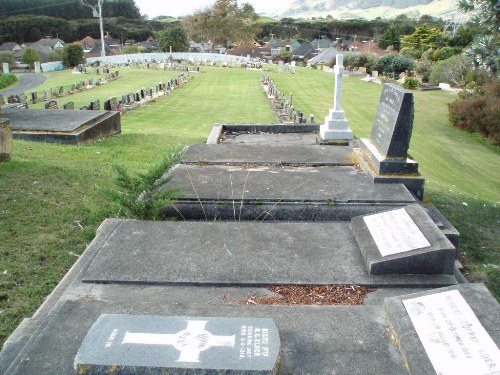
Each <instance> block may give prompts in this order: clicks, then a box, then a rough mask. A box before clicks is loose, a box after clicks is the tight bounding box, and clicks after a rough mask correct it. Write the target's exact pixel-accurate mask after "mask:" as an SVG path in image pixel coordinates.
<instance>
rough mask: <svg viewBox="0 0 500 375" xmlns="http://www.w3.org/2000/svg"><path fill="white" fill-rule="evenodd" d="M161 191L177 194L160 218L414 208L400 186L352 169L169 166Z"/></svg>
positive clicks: (316, 216) (305, 216)
mask: <svg viewBox="0 0 500 375" xmlns="http://www.w3.org/2000/svg"><path fill="white" fill-rule="evenodd" d="M166 176H170V177H171V180H170V181H168V182H167V183H166V184H165V185H164V186H163V187H162V188H161V189H163V190H170V189H175V190H177V191H178V192H179V194H178V196H179V198H178V199H177V200H176V203H175V207H173V206H166V207H164V208H163V209H162V213H163V214H164V215H165V216H172V217H178V218H179V219H183V218H184V219H194V220H213V219H222V220H314V221H318V220H334V219H335V220H350V219H351V218H352V217H354V216H358V215H362V214H365V213H372V212H373V213H375V212H379V211H380V210H382V209H387V207H389V208H390V207H399V206H402V205H407V204H411V203H415V202H416V199H415V198H414V196H413V195H412V194H411V193H410V192H409V191H408V190H407V189H406V188H405V187H404V186H403V185H400V184H390V185H377V184H373V182H372V181H371V179H370V178H369V177H368V176H366V175H365V174H364V173H362V172H360V171H358V170H357V169H356V168H355V167H353V166H339V167H316V168H310V167H267V166H257V167H246V166H223V165H187V164H179V165H176V166H174V167H173V168H172V169H171V170H170V171H169V172H167V174H166Z"/></svg>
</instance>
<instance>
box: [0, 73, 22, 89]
mask: <svg viewBox="0 0 500 375" xmlns="http://www.w3.org/2000/svg"><path fill="white" fill-rule="evenodd" d="M17 81H19V78H17V76H16V75H15V74H12V73H7V74H0V90H1V89H4V88H6V87H7V86H10V85H12V84H13V83H16V82H17Z"/></svg>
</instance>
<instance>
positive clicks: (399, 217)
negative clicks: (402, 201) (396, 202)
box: [363, 208, 431, 257]
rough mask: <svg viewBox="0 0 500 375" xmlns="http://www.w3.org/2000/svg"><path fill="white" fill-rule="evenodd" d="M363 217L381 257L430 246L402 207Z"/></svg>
mask: <svg viewBox="0 0 500 375" xmlns="http://www.w3.org/2000/svg"><path fill="white" fill-rule="evenodd" d="M363 219H364V221H365V223H366V226H367V227H368V230H369V231H370V234H371V235H372V237H373V240H374V241H375V243H376V244H377V247H378V250H379V251H380V254H381V255H382V256H383V257H386V256H388V255H394V254H399V253H404V252H406V251H411V250H417V249H422V248H424V247H429V246H431V244H430V243H429V241H427V238H425V236H424V234H423V233H422V232H421V231H420V229H419V228H418V227H417V225H416V224H415V222H414V221H413V219H412V218H411V217H410V215H408V213H407V212H406V210H405V209H404V208H401V209H399V210H394V211H388V212H382V213H380V214H375V215H369V216H365V217H364V218H363Z"/></svg>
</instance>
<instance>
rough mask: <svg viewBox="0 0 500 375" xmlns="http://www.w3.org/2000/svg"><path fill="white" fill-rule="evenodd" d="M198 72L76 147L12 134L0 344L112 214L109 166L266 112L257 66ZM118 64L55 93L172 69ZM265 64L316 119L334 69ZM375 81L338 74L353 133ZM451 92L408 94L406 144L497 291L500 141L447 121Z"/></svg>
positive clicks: (1, 216)
mask: <svg viewBox="0 0 500 375" xmlns="http://www.w3.org/2000/svg"><path fill="white" fill-rule="evenodd" d="M203 70H205V71H206V73H203V74H197V75H193V76H194V77H195V78H194V80H193V81H192V82H190V83H189V84H188V85H185V86H183V87H182V88H181V89H179V90H177V91H176V92H175V93H174V94H173V95H170V96H165V97H162V98H160V99H159V100H157V101H156V102H152V103H149V104H147V105H146V106H144V107H143V108H140V109H137V110H135V111H132V112H129V113H124V114H123V115H122V134H120V135H118V136H113V137H110V138H107V139H104V140H101V141H98V142H95V143H93V144H89V145H86V146H80V147H75V146H65V145H58V144H44V143H37V142H27V141H20V140H15V141H14V144H13V153H12V160H11V161H10V162H7V163H2V164H0V201H1V202H2V204H1V206H0V238H1V241H0V345H1V343H2V342H3V341H4V340H5V339H6V337H7V336H8V335H9V334H10V333H11V332H12V331H13V330H14V329H15V327H16V326H17V325H18V324H19V322H20V321H21V320H22V319H23V318H24V317H29V316H31V315H32V313H33V312H34V310H35V309H36V308H37V307H38V306H40V304H41V303H42V302H43V300H44V298H45V297H46V296H47V295H48V294H49V293H50V292H51V290H52V289H53V288H54V286H55V285H56V284H57V283H58V281H59V280H60V279H61V278H62V277H63V276H64V274H65V273H66V272H67V270H68V269H69V267H71V265H72V264H73V263H74V262H75V261H76V259H77V256H76V255H78V254H81V253H82V252H83V251H84V250H85V248H86V246H87V245H88V244H89V243H90V241H91V240H92V238H93V237H94V235H95V231H96V229H97V227H98V226H99V225H100V224H101V222H102V221H103V220H104V219H105V218H107V217H117V216H119V215H120V214H121V212H120V207H119V205H118V204H117V203H116V202H115V201H113V200H112V199H111V198H110V196H109V194H107V192H106V191H107V190H110V189H116V185H115V182H114V181H115V178H116V173H115V171H114V170H113V166H116V165H119V166H122V167H123V168H126V169H127V170H128V172H129V173H130V174H132V175H134V174H137V173H148V171H151V170H152V169H153V167H154V166H155V165H158V164H160V163H161V162H162V161H163V160H164V158H165V157H166V156H167V155H168V154H170V153H171V152H173V151H174V150H178V149H179V148H181V147H183V146H185V145H188V144H191V143H198V142H201V141H203V140H204V139H206V137H207V136H208V134H209V132H210V130H211V128H212V125H213V124H214V123H266V122H267V123H274V122H276V115H275V114H274V113H273V112H272V111H271V107H270V106H269V103H268V102H267V100H266V98H265V97H264V95H263V94H262V90H261V88H260V84H259V81H258V79H259V77H260V76H261V74H260V73H259V72H255V71H244V70H240V69H221V68H204V69H203ZM120 73H121V75H122V77H121V78H120V79H118V80H116V81H114V82H112V83H109V84H107V85H104V86H102V87H99V88H96V89H92V90H90V91H88V92H84V93H80V94H75V95H74V96H69V97H66V98H61V99H60V103H61V102H62V101H69V100H73V101H75V103H81V105H83V104H88V102H90V100H91V99H94V98H99V99H100V100H101V103H102V102H103V101H104V100H106V99H107V98H109V97H111V96H118V97H119V96H121V95H122V94H124V93H126V92H128V91H136V90H138V89H139V88H141V87H144V86H150V85H153V84H155V83H156V82H158V81H160V80H166V79H168V78H170V77H173V76H174V75H177V74H178V73H177V72H165V71H156V70H146V69H141V70H139V69H120ZM271 74H272V77H273V79H274V81H275V82H276V83H277V85H278V87H279V89H280V90H281V91H282V92H284V93H290V92H293V94H294V103H295V107H296V108H301V109H302V110H303V111H304V112H305V113H306V115H307V116H308V115H309V114H310V113H314V114H315V116H316V119H317V121H320V120H321V119H322V118H323V117H324V116H326V114H327V113H328V109H329V108H330V107H331V106H332V103H333V76H332V75H327V74H325V73H323V72H319V71H314V70H306V69H298V70H297V74H295V75H290V74H278V73H271ZM47 76H48V81H47V82H46V83H45V84H44V85H43V86H41V87H42V88H43V87H49V88H50V87H58V86H60V85H61V84H65V85H66V84H71V83H73V82H77V81H79V80H81V79H82V78H79V77H83V76H79V75H72V74H71V72H57V73H49V74H47ZM87 77H88V75H87ZM87 80H88V78H87ZM39 89H40V88H38V90H39ZM381 89H382V87H381V86H378V85H375V84H368V83H365V82H361V81H360V80H359V79H358V78H347V79H345V81H344V99H343V100H344V103H343V104H344V108H345V111H346V113H347V117H348V119H349V120H350V123H351V126H352V128H353V130H354V131H355V133H356V134H357V135H359V136H367V135H368V134H369V129H370V127H371V123H372V121H373V117H374V115H375V112H376V109H377V102H378V99H379V96H380V92H381ZM450 100H453V97H452V96H450V95H449V94H448V93H445V92H431V93H428V92H427V93H421V92H416V93H415V101H416V120H415V130H414V135H413V139H412V144H411V153H412V155H413V156H414V157H415V158H416V159H417V160H418V161H419V162H420V164H421V167H420V169H421V171H422V172H423V174H424V176H425V177H426V178H427V179H428V185H427V193H426V198H427V199H429V200H431V201H432V202H433V203H434V204H436V205H437V207H438V208H439V209H440V210H441V211H442V212H443V213H444V214H445V215H446V216H447V217H448V218H449V219H450V220H451V221H452V223H453V224H454V225H455V226H456V227H457V228H458V229H459V230H460V231H461V233H462V241H463V244H462V260H463V261H464V263H465V264H466V265H467V266H468V269H467V272H468V274H469V277H470V279H471V280H483V281H487V282H488V283H489V287H490V289H491V290H492V291H493V292H494V293H496V296H497V297H498V296H499V295H500V292H499V291H498V288H499V287H498V285H499V284H500V280H499V276H498V275H499V272H498V270H497V269H495V267H494V266H495V265H496V266H498V264H499V263H500V262H499V259H498V255H499V252H500V250H499V241H498V238H500V233H499V232H498V231H499V230H498V228H499V227H500V226H499V225H498V224H499V222H498V221H499V215H498V208H496V207H494V204H495V202H498V201H499V200H500V199H499V197H500V191H499V189H500V181H499V178H500V176H499V175H498V172H497V173H495V172H496V171H498V170H499V166H500V165H499V154H498V148H494V147H491V146H489V145H488V144H487V142H485V141H483V140H481V139H479V138H478V137H477V136H474V135H471V134H469V133H466V132H463V131H461V130H458V129H454V128H451V127H449V126H448V125H447V122H446V103H448V102H449V101H450ZM40 106H43V104H40ZM462 163H464V164H462ZM450 190H451V191H450ZM463 202H465V203H467V206H466V205H464V204H463ZM498 204H500V203H496V205H498Z"/></svg>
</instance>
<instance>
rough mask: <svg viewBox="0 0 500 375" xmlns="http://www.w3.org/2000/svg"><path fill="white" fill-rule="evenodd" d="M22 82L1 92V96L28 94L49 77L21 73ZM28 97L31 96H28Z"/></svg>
mask: <svg viewBox="0 0 500 375" xmlns="http://www.w3.org/2000/svg"><path fill="white" fill-rule="evenodd" d="M19 78H20V82H19V83H18V84H17V85H15V86H12V87H9V88H7V89H5V90H0V95H3V96H5V97H7V96H9V95H16V94H20V93H22V92H26V91H28V90H30V89H32V88H34V87H37V86H39V85H41V84H42V83H44V82H45V80H46V79H47V77H45V76H44V75H43V74H39V73H19ZM27 96H29V95H28V94H27Z"/></svg>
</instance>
